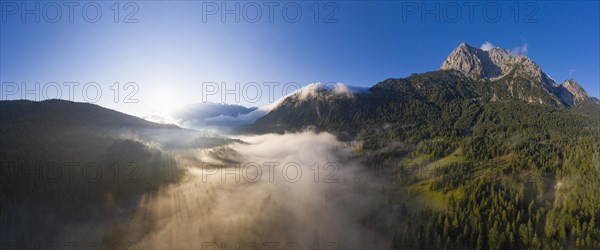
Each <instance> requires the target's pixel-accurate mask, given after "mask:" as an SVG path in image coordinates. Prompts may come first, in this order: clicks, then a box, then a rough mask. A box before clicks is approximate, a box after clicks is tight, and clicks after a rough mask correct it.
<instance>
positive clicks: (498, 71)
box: [440, 43, 558, 86]
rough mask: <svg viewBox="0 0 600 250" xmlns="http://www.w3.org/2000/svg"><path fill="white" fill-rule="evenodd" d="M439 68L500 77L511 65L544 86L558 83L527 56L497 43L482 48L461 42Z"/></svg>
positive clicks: (475, 76)
mask: <svg viewBox="0 0 600 250" xmlns="http://www.w3.org/2000/svg"><path fill="white" fill-rule="evenodd" d="M440 69H442V70H446V69H454V70H458V71H460V72H462V73H463V74H465V75H466V76H468V77H470V78H472V79H492V80H493V79H496V78H499V77H502V76H504V75H506V74H508V73H510V72H511V71H512V70H513V69H514V70H516V73H517V74H518V75H519V76H523V77H526V78H529V79H531V80H535V81H537V82H541V83H543V84H544V85H547V86H558V84H557V83H556V82H555V81H554V80H553V79H552V78H551V77H549V76H548V75H546V74H545V73H544V72H543V71H542V70H541V68H540V66H538V65H537V64H536V63H535V62H534V61H533V60H531V59H530V58H529V57H527V56H525V55H520V54H516V53H513V52H511V51H509V50H506V49H503V48H499V47H496V48H492V49H489V50H483V49H479V48H475V47H472V46H470V45H468V44H466V43H461V44H460V45H459V46H458V47H457V48H455V49H454V50H453V51H452V53H450V55H449V56H448V57H447V58H446V60H444V62H443V63H442V66H441V67H440Z"/></svg>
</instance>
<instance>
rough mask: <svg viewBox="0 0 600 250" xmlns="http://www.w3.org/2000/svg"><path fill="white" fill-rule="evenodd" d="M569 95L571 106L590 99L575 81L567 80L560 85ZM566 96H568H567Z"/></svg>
mask: <svg viewBox="0 0 600 250" xmlns="http://www.w3.org/2000/svg"><path fill="white" fill-rule="evenodd" d="M561 86H562V87H563V88H564V89H565V90H566V91H568V92H569V94H570V95H571V98H570V99H571V104H577V103H580V102H582V101H586V100H589V99H590V96H589V95H588V93H587V92H586V91H585V89H583V87H581V85H579V83H577V81H575V79H567V80H565V81H564V82H563V83H562V85H561ZM567 96H568V95H567Z"/></svg>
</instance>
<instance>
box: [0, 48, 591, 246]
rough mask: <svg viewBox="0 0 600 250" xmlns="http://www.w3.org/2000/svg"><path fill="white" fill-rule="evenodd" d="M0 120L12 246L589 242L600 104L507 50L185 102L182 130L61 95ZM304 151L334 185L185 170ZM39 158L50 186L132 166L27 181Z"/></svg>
mask: <svg viewBox="0 0 600 250" xmlns="http://www.w3.org/2000/svg"><path fill="white" fill-rule="evenodd" d="M0 111H1V112H0V115H1V120H2V124H1V127H0V131H1V134H2V140H1V143H0V148H1V153H0V155H1V156H2V162H3V165H4V166H3V175H4V176H5V177H6V178H8V179H3V180H5V181H2V183H1V184H0V197H1V198H2V203H1V207H0V211H2V221H0V223H1V228H2V236H1V237H0V240H2V242H16V243H15V244H16V245H18V246H26V247H32V244H30V242H31V241H41V242H48V241H61V242H70V241H73V239H74V238H75V239H79V240H82V239H84V240H87V241H89V242H100V245H101V246H103V247H108V248H110V247H112V246H115V245H120V246H124V245H126V244H127V243H129V242H134V244H135V245H136V246H139V247H140V248H169V247H171V248H199V247H200V246H202V247H204V245H201V243H206V242H207V241H209V242H211V244H212V242H226V243H227V244H229V245H228V246H230V248H231V249H234V248H233V246H232V245H231V244H233V243H232V242H238V243H239V242H261V243H262V242H269V241H271V240H279V241H285V242H292V241H293V242H298V244H299V245H300V246H301V247H302V248H303V249H308V248H310V247H312V246H313V245H312V238H311V237H313V236H314V237H317V236H318V237H321V238H319V240H320V241H319V242H321V243H323V242H327V241H335V242H338V244H337V245H338V246H339V248H341V249H352V248H356V249H382V248H385V249H390V248H391V249H600V100H598V99H597V98H595V97H592V96H590V95H588V93H587V92H586V91H585V90H584V89H583V88H582V87H581V86H580V85H579V83H578V82H577V81H576V80H575V79H566V80H564V81H562V82H557V81H556V80H555V79H553V78H552V77H550V76H549V75H548V74H547V73H546V72H544V71H543V70H542V69H541V67H540V66H539V65H538V64H537V63H535V62H534V61H533V60H532V59H530V58H528V57H527V56H526V55H524V54H518V53H514V52H512V51H509V50H506V49H502V48H491V49H486V50H483V49H479V48H475V47H471V46H469V45H468V44H465V43H462V44H460V45H459V46H458V47H457V48H455V49H454V50H453V51H452V52H451V53H450V55H449V56H448V57H447V58H446V60H444V61H443V62H442V64H441V67H440V68H439V69H438V70H435V71H431V72H426V73H418V74H412V75H410V76H408V77H406V78H400V79H386V80H383V81H381V82H379V83H377V84H375V85H373V86H372V87H370V88H358V87H352V86H347V85H344V84H342V83H338V84H335V85H326V84H321V83H314V84H311V85H307V86H306V87H304V88H302V89H299V90H297V91H296V92H294V93H292V94H289V95H287V96H285V97H282V98H281V99H279V100H278V101H276V102H275V103H272V104H271V105H268V106H266V107H261V108H246V107H242V106H237V105H217V104H207V105H204V106H202V105H189V106H186V107H184V108H182V109H181V110H178V111H177V112H175V113H174V114H172V115H171V117H170V119H169V122H173V123H176V124H178V125H180V126H184V125H190V124H192V125H193V126H187V127H188V128H182V127H180V126H177V125H167V124H159V123H153V122H150V121H147V120H143V119H140V118H137V117H132V116H129V115H126V114H122V113H119V112H117V111H113V110H108V109H105V108H102V107H99V106H96V105H91V104H84V103H74V102H68V101H63V100H46V101H41V102H32V101H2V102H0ZM150 118H151V117H147V119H148V120H153V121H164V120H165V119H163V118H162V117H158V119H150ZM171 118H172V119H171ZM215 127H216V128H220V129H221V130H220V131H221V132H220V133H219V132H218V131H219V130H214V128H215ZM205 128H206V129H207V130H205ZM208 128H210V129H211V130H208ZM215 131H217V132H215ZM257 138H264V139H257ZM307 138H308V139H307ZM258 145H262V148H261V149H260V150H258V149H256V148H254V147H258ZM258 152H260V153H258ZM324 152H326V153H324ZM306 157H309V158H310V157H313V158H314V159H323V161H326V160H328V161H331V160H332V159H333V160H335V161H337V162H340V163H342V164H341V165H344V166H342V167H340V170H339V171H340V172H339V174H340V177H344V178H340V180H345V181H341V182H340V183H339V184H331V185H325V184H322V183H319V185H316V186H315V185H308V184H306V183H304V184H303V183H302V182H300V183H299V184H298V183H286V184H277V185H270V186H269V185H268V184H269V183H259V184H254V183H252V184H238V183H237V182H236V184H232V185H225V184H224V183H218V182H213V183H211V182H210V178H209V180H208V183H207V182H206V180H205V179H204V177H202V178H200V177H198V176H202V173H198V172H199V170H198V169H197V168H195V167H190V166H197V165H200V164H202V163H205V162H209V161H210V162H216V161H218V162H219V163H221V164H225V165H228V164H229V165H231V166H234V165H235V164H236V163H239V162H244V161H249V160H253V159H254V160H256V159H264V161H271V160H282V159H287V160H290V159H292V160H295V159H305V158H306ZM209 159H210V160H209ZM311 159H312V158H311ZM48 161H52V162H55V163H57V165H59V167H58V168H56V169H59V168H60V169H62V172H61V173H63V177H62V178H63V180H64V178H67V177H66V176H65V174H66V173H69V172H70V171H72V168H74V169H75V172H77V173H78V171H79V172H81V171H84V170H85V171H88V170H87V169H89V167H88V166H86V165H85V164H80V165H77V164H75V165H72V166H71V165H69V164H64V163H65V162H72V161H77V162H84V163H85V162H96V163H97V164H98V166H95V167H94V169H101V170H103V172H104V174H105V175H109V176H111V178H112V177H113V174H114V173H115V170H114V169H115V168H114V165H113V163H114V162H120V163H128V162H136V163H137V164H136V165H135V168H132V169H127V168H123V171H126V172H123V173H122V175H121V176H120V179H118V180H119V181H118V182H117V184H115V182H114V181H113V179H110V180H107V179H105V178H104V179H102V178H101V179H100V181H99V182H95V183H94V185H89V181H88V182H86V181H85V180H88V179H89V178H88V177H89V176H87V175H84V176H83V177H85V178H83V177H82V178H83V179H81V180H78V178H77V177H79V176H78V175H75V176H76V178H75V181H70V182H69V183H67V184H65V183H64V182H61V181H59V182H52V181H48V182H40V181H39V178H43V177H44V176H46V175H48V173H47V172H48V171H47V170H48V169H49V168H45V169H46V171H44V170H36V169H38V168H36V166H37V164H38V163H40V162H48ZM298 161H299V160H298ZM315 161H316V160H315ZM53 166H54V165H53ZM121 167H126V166H121ZM19 168H22V169H26V171H25V174H23V171H22V170H19ZM32 169H33V170H32ZM52 169H53V171H55V170H54V169H55V168H54V167H53V168H52ZM32 171H33V172H34V174H31V172H32ZM131 171H133V172H131ZM53 173H54V172H52V173H51V174H50V176H51V177H55V176H56V175H54V174H53ZM86 173H87V172H86ZM128 173H135V174H136V175H135V177H136V178H133V179H128V178H129V177H131V176H128V175H127V174H128ZM304 173H305V175H306V174H308V173H310V171H309V170H308V168H307V169H305V172H304ZM38 174H41V175H42V177H40V176H39V175H38ZM204 174H206V172H204ZM11 176H17V177H18V178H14V177H11ZM114 176H115V178H116V177H119V175H114ZM46 177H47V176H46ZM218 177H219V176H217V178H218ZM345 177H347V178H345ZM57 178H58V177H57ZM228 178H229V177H228ZM311 178H312V177H311ZM50 179H52V178H50ZM54 179H56V178H54ZM54 179H52V180H54ZM200 179H202V180H204V181H203V182H200ZM134 180H135V183H136V184H135V185H131V184H128V183H129V181H134ZM311 180H312V179H311ZM347 180H354V181H347ZM265 182H266V181H265ZM227 184H229V183H227ZM298 200H302V201H304V203H295V202H297V201H298ZM322 202H323V203H322ZM327 202H331V203H334V205H323V204H329V203H327ZM28 215H32V216H30V219H27V220H23V219H14V218H27V216H28ZM219 216H222V217H223V218H227V219H222V220H215V219H214V218H217V217H219ZM97 218H103V219H102V220H101V221H100V220H97ZM219 218H221V217H219ZM325 221H326V222H325ZM56 225H61V226H56ZM89 225H96V226H95V229H94V230H92V231H86V230H87V229H86V228H89ZM6 228H10V230H8V231H7V230H5V229H6ZM84 229H85V230H84ZM31 232H34V233H31ZM315 235H316V236H315ZM323 237H324V238H323ZM327 237H329V238H327ZM309 238H310V239H311V240H309ZM15 239H26V240H21V241H19V240H15ZM210 246H213V245H210ZM33 247H35V245H33ZM263 247H265V246H263ZM230 248H227V249H230ZM265 248H266V247H265ZM211 249H212V248H211ZM214 249H217V248H214ZM219 249H223V248H219ZM248 249H254V248H248ZM317 249H325V246H324V245H320V247H319V246H317Z"/></svg>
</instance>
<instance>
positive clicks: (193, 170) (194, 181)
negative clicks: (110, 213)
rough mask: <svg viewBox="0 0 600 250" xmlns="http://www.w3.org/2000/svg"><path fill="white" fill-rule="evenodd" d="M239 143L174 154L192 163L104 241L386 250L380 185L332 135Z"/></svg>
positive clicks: (174, 246) (249, 139)
mask: <svg viewBox="0 0 600 250" xmlns="http://www.w3.org/2000/svg"><path fill="white" fill-rule="evenodd" d="M241 139H242V140H243V141H244V142H246V143H234V144H231V145H229V146H228V147H227V148H222V147H221V148H215V149H212V150H202V151H193V150H189V151H183V153H181V154H182V155H180V156H179V157H180V158H181V159H187V160H188V162H194V163H193V164H192V165H193V166H189V167H188V168H189V169H188V171H187V174H186V176H185V177H184V178H183V180H182V181H181V182H179V183H177V184H173V185H169V186H167V187H165V188H163V189H161V190H160V191H159V192H158V193H156V194H152V195H150V194H148V195H145V196H144V197H143V198H142V199H141V201H140V204H139V208H138V209H137V212H136V213H135V214H134V215H133V217H132V219H131V220H129V221H128V222H124V223H121V224H120V225H119V226H117V227H116V228H115V229H114V230H113V232H112V233H111V234H109V235H107V236H106V237H105V242H106V243H107V244H108V243H111V242H136V243H135V244H136V246H137V247H138V248H153V249H182V248H195V249H269V248H271V249H367V248H368V249H377V248H379V249H382V248H388V247H389V242H390V238H391V236H390V235H389V231H390V230H388V225H387V224H388V223H391V221H392V220H391V218H389V217H388V215H389V214H390V212H389V211H387V208H388V206H386V204H385V201H386V199H385V198H383V196H382V194H381V188H382V185H384V184H383V183H384V181H383V180H381V179H379V178H376V177H375V176H374V175H372V174H370V173H369V171H368V170H367V169H366V168H365V167H364V166H362V165H361V164H360V163H358V162H354V161H350V160H348V159H349V157H348V156H349V154H350V152H349V149H347V148H345V147H340V143H339V142H338V141H337V140H336V139H335V136H333V135H331V134H328V133H319V134H315V133H313V132H302V133H294V134H285V135H274V134H267V135H261V136H252V137H246V138H241ZM190 154H192V155H190ZM192 158H195V159H196V160H197V161H190V160H189V159H192ZM200 161H203V162H212V163H213V164H206V163H200ZM219 163H220V164H221V165H220V164H219ZM223 163H227V164H226V165H225V164H223Z"/></svg>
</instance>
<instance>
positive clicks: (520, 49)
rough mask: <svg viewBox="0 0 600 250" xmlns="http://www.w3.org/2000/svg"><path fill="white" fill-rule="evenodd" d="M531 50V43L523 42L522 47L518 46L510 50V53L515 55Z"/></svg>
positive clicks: (524, 53)
mask: <svg viewBox="0 0 600 250" xmlns="http://www.w3.org/2000/svg"><path fill="white" fill-rule="evenodd" d="M528 51H529V45H528V44H527V43H523V45H521V47H516V48H513V49H512V50H510V54H511V55H513V56H520V55H527V52H528Z"/></svg>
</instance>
